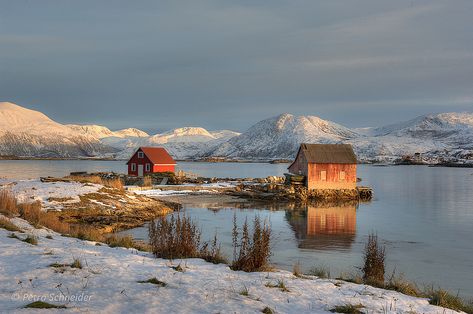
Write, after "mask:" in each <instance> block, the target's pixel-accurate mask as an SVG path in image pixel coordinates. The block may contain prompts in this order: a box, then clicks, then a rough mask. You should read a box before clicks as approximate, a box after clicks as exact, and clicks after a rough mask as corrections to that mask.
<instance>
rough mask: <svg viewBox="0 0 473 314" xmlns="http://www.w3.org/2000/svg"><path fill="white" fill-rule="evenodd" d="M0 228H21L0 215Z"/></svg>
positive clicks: (12, 229) (9, 229)
mask: <svg viewBox="0 0 473 314" xmlns="http://www.w3.org/2000/svg"><path fill="white" fill-rule="evenodd" d="M0 228H3V229H5V230H7V231H19V232H21V231H22V230H21V229H20V228H18V227H17V226H16V225H15V224H13V223H12V222H11V221H10V219H8V218H4V217H0Z"/></svg>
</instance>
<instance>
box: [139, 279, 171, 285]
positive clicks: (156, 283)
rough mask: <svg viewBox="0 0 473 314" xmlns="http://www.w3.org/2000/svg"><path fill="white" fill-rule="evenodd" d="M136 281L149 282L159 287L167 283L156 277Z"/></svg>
mask: <svg viewBox="0 0 473 314" xmlns="http://www.w3.org/2000/svg"><path fill="white" fill-rule="evenodd" d="M138 283H151V284H153V285H157V286H160V287H166V286H167V285H168V284H167V283H165V282H164V281H161V280H158V279H157V278H156V277H153V278H150V279H148V280H140V281H138Z"/></svg>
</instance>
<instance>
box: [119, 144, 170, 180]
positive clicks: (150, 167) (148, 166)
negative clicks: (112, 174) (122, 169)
mask: <svg viewBox="0 0 473 314" xmlns="http://www.w3.org/2000/svg"><path fill="white" fill-rule="evenodd" d="M126 164H127V165H128V175H130V176H139V177H142V176H144V175H147V174H151V173H155V172H166V171H169V172H174V168H175V167H176V161H175V160H174V159H172V157H171V155H169V154H168V152H167V151H166V150H165V149H164V148H162V147H140V148H138V150H137V151H136V152H135V153H134V154H133V156H131V158H130V160H128V162H127V163H126Z"/></svg>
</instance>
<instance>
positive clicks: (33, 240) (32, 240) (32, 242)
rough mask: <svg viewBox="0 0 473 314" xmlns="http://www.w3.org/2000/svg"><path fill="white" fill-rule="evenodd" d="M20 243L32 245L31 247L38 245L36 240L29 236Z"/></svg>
mask: <svg viewBox="0 0 473 314" xmlns="http://www.w3.org/2000/svg"><path fill="white" fill-rule="evenodd" d="M21 241H23V242H26V243H29V244H32V245H38V238H37V237H35V236H34V235H30V234H29V235H28V236H27V237H26V239H24V240H21Z"/></svg>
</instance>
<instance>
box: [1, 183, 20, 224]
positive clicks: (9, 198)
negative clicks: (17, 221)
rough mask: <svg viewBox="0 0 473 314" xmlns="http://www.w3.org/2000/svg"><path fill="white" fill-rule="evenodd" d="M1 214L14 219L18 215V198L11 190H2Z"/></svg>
mask: <svg viewBox="0 0 473 314" xmlns="http://www.w3.org/2000/svg"><path fill="white" fill-rule="evenodd" d="M0 213H2V214H4V215H5V216H7V217H13V216H16V215H17V214H18V208H17V203H16V198H15V195H14V194H13V192H12V191H10V190H7V189H1V190H0Z"/></svg>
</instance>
